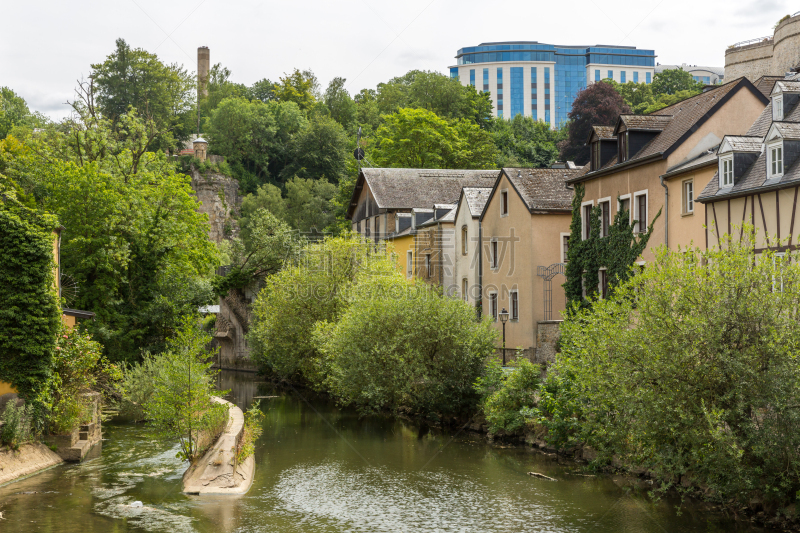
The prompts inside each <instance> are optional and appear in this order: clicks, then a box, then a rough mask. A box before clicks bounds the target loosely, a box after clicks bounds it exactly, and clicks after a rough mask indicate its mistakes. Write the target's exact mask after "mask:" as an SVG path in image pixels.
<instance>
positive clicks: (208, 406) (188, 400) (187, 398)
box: [144, 317, 228, 463]
mask: <svg viewBox="0 0 800 533" xmlns="http://www.w3.org/2000/svg"><path fill="white" fill-rule="evenodd" d="M210 341H211V336H210V335H208V334H206V333H204V332H203V331H202V330H201V329H200V328H199V327H198V325H197V321H196V319H194V318H192V317H186V318H185V319H184V320H183V321H182V324H181V327H180V328H179V329H178V330H177V332H176V335H175V336H174V337H172V338H171V339H170V340H169V343H168V344H167V347H166V350H165V351H164V353H162V354H159V355H157V356H155V357H154V359H155V364H153V365H150V367H151V368H157V369H158V372H157V373H155V374H154V375H153V376H152V379H153V391H152V395H151V396H150V397H149V398H147V400H146V401H145V405H144V412H145V416H146V417H147V419H148V420H149V421H150V424H151V425H152V426H153V427H154V428H156V429H157V430H158V432H159V433H160V435H161V436H162V437H163V438H165V439H169V440H173V439H174V440H177V441H178V443H179V444H180V452H179V453H178V457H180V458H181V459H183V460H185V461H189V462H190V463H191V462H194V461H195V459H197V458H198V457H199V456H200V454H201V453H202V452H203V451H204V450H202V449H201V448H200V447H199V444H200V443H199V440H200V434H201V433H202V432H210V433H214V434H219V433H221V432H222V430H223V429H224V428H225V425H226V424H227V423H228V406H227V405H225V404H220V403H216V402H214V400H213V397H214V396H223V395H224V394H225V392H220V391H217V390H216V387H215V386H214V376H215V375H216V372H214V371H211V365H212V364H213V362H214V361H213V353H209V352H208V350H207V348H206V347H207V346H208V344H209V342H210ZM147 357H148V358H150V357H153V356H147ZM212 442H213V441H212Z"/></svg>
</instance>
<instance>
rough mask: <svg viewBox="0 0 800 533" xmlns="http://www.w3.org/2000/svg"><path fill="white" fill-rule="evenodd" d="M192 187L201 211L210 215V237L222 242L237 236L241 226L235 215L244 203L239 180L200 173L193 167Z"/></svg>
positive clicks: (220, 175)
mask: <svg viewBox="0 0 800 533" xmlns="http://www.w3.org/2000/svg"><path fill="white" fill-rule="evenodd" d="M191 174H192V189H194V192H195V194H197V199H198V200H199V201H200V203H201V206H200V212H201V213H205V214H206V215H208V225H209V228H208V238H209V239H211V240H212V241H214V242H222V241H223V240H224V239H229V238H231V237H234V236H236V234H237V233H238V231H239V226H238V224H237V223H236V220H234V218H233V216H234V215H235V214H237V213H238V211H239V206H240V205H241V203H242V197H241V194H240V193H239V182H237V181H236V180H235V179H233V178H230V177H228V176H225V175H222V174H213V173H212V174H200V173H199V172H198V171H197V170H196V169H194V168H192V171H191Z"/></svg>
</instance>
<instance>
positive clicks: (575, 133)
mask: <svg viewBox="0 0 800 533" xmlns="http://www.w3.org/2000/svg"><path fill="white" fill-rule="evenodd" d="M630 112H631V110H630V107H628V104H626V103H625V101H624V100H623V99H622V96H620V94H619V93H618V92H617V91H616V90H614V87H613V86H612V85H610V84H608V83H604V82H599V83H593V84H591V85H589V86H588V87H586V88H585V89H583V90H581V91H580V92H579V93H578V96H576V97H575V101H574V102H573V103H572V110H571V111H570V112H569V114H568V115H567V116H568V117H569V124H568V126H567V129H568V132H569V135H568V139H567V141H566V143H564V145H563V147H562V149H561V158H562V159H564V160H565V161H566V160H569V161H574V162H575V163H576V164H578V165H584V164H586V163H587V162H588V161H589V150H588V149H587V148H586V141H587V140H588V139H589V135H590V134H591V132H592V126H613V125H614V124H616V122H617V119H618V118H619V115H620V114H622V113H630Z"/></svg>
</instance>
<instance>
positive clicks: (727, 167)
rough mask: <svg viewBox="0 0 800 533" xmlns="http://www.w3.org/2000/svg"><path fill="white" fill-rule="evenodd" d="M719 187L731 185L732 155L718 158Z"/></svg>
mask: <svg viewBox="0 0 800 533" xmlns="http://www.w3.org/2000/svg"><path fill="white" fill-rule="evenodd" d="M719 186H720V188H724V187H732V186H733V155H732V154H731V155H729V156H727V157H720V158H719Z"/></svg>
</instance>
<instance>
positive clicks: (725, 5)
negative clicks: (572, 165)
mask: <svg viewBox="0 0 800 533" xmlns="http://www.w3.org/2000/svg"><path fill="white" fill-rule="evenodd" d="M4 4H5V5H4V6H3V19H4V21H3V31H2V32H1V33H0V86H4V85H6V86H9V87H11V88H12V89H13V90H14V91H16V92H17V93H18V94H20V95H21V96H23V97H24V98H25V99H26V100H27V101H28V104H29V105H30V106H31V108H33V109H36V110H39V111H42V112H44V113H46V114H48V115H50V116H52V117H53V118H60V117H62V116H64V115H65V114H66V112H67V108H66V106H65V105H64V102H66V101H67V100H68V99H71V98H72V91H73V88H74V87H75V85H76V80H77V79H78V78H80V77H81V76H86V75H88V74H89V72H90V64H91V63H97V62H100V61H102V60H103V59H104V58H105V57H106V56H107V55H108V54H109V53H111V52H112V51H113V48H114V41H115V39H117V38H118V37H122V38H124V39H125V40H126V41H127V42H128V43H129V44H130V45H131V46H132V47H140V48H144V49H145V50H148V51H150V52H155V53H156V54H158V56H159V58H161V60H162V61H164V62H167V63H172V62H179V63H182V64H184V65H185V66H186V67H187V68H188V69H189V70H190V71H196V59H197V47H198V46H202V45H205V46H208V47H209V48H210V49H211V62H212V64H214V63H222V64H223V65H224V66H226V67H228V68H229V69H230V70H231V71H232V73H233V74H232V79H233V81H237V82H241V83H244V84H247V85H250V84H252V83H253V82H255V81H257V80H260V79H262V78H269V79H271V80H273V81H275V80H277V79H278V77H279V76H281V75H282V74H283V73H284V72H291V71H292V69H294V68H295V67H297V68H300V69H309V68H310V69H311V70H313V71H314V72H315V73H316V75H317V77H318V78H319V80H320V83H321V84H322V86H323V88H324V87H325V86H326V85H327V83H328V82H329V81H330V80H331V79H332V78H333V77H335V76H343V77H345V78H347V83H348V89H349V90H350V92H351V94H353V93H356V92H358V91H359V90H361V89H362V88H365V87H369V88H374V87H375V86H376V85H377V84H378V83H379V82H382V81H387V80H389V79H390V78H392V77H394V76H399V75H402V74H404V73H405V72H407V71H409V70H411V69H426V70H437V71H440V72H447V67H449V66H451V65H453V64H454V62H455V59H454V56H455V53H456V50H458V49H459V48H461V47H464V46H475V45H477V44H480V43H482V42H490V41H511V40H526V41H539V42H544V43H550V44H563V45H594V44H609V45H612V44H620V45H629V46H636V47H638V48H651V49H654V50H655V51H656V54H657V56H658V57H657V59H656V61H658V62H660V63H662V64H669V63H683V62H685V63H688V64H696V65H711V66H723V65H724V60H725V49H726V47H727V46H728V45H731V44H733V43H735V42H738V41H743V40H747V39H751V38H755V37H761V36H765V35H770V34H771V33H772V27H773V25H774V24H775V23H776V22H777V21H778V20H779V19H780V18H781V17H782V16H784V15H786V14H790V13H793V12H794V10H797V9H800V3H797V4H794V5H793V4H792V3H791V2H788V1H783V0H760V1H758V2H756V1H750V0H726V1H725V2H720V1H719V0H717V1H714V2H710V1H707V0H700V1H698V0H640V1H626V0H574V1H573V0H555V1H524V2H523V1H504V0H494V1H486V0H459V1H454V0H403V1H394V2H392V1H386V0H382V1H381V0H358V1H350V0H327V1H318V0H310V1H304V2H298V1H285V0H284V1H275V0H225V1H223V0H183V1H178V0H135V1H134V0H91V1H87V0H74V1H64V0H28V1H22V2H11V1H9V2H4Z"/></svg>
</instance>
